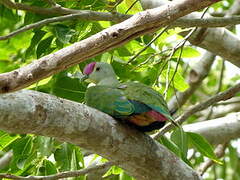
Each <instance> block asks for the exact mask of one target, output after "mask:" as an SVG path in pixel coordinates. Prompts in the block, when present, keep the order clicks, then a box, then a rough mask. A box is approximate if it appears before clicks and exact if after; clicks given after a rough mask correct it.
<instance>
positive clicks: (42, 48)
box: [36, 36, 53, 58]
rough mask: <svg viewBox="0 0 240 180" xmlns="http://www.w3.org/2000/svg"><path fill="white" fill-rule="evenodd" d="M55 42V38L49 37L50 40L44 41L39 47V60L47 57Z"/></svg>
mask: <svg viewBox="0 0 240 180" xmlns="http://www.w3.org/2000/svg"><path fill="white" fill-rule="evenodd" d="M52 40H53V36H49V37H48V38H46V39H44V40H42V41H41V42H40V43H39V44H38V46H37V52H36V53H37V58H40V57H41V56H43V55H45V54H46V53H47V52H48V51H49V50H50V46H51V43H52Z"/></svg>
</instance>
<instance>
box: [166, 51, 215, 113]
mask: <svg viewBox="0 0 240 180" xmlns="http://www.w3.org/2000/svg"><path fill="white" fill-rule="evenodd" d="M214 59H215V55H213V54H212V53H210V52H205V53H204V55H203V57H202V58H201V59H200V60H199V62H198V63H197V64H196V65H195V66H194V67H192V69H191V70H190V73H189V76H188V84H189V88H188V89H187V90H186V91H184V92H177V93H176V96H174V97H172V98H171V100H170V101H169V103H168V107H169V109H170V110H173V111H175V109H179V108H180V107H182V105H183V104H185V103H186V102H187V100H188V99H189V97H190V96H191V95H192V94H193V93H194V91H195V90H196V89H197V88H198V87H199V86H200V85H201V83H202V81H203V79H205V77H207V75H208V73H209V71H210V70H211V66H212V64H213V61H214Z"/></svg>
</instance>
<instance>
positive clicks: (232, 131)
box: [183, 113, 240, 145]
mask: <svg viewBox="0 0 240 180" xmlns="http://www.w3.org/2000/svg"><path fill="white" fill-rule="evenodd" d="M183 129H184V131H187V132H194V133H199V134H201V135H202V136H204V137H205V138H206V139H207V140H208V141H209V142H210V143H211V144H215V145H217V144H222V143H225V142H229V141H230V140H232V139H237V138H239V137H240V133H239V132H240V113H233V114H231V115H227V116H225V117H222V118H217V119H213V120H208V121H203V122H198V123H193V124H187V125H184V126H183Z"/></svg>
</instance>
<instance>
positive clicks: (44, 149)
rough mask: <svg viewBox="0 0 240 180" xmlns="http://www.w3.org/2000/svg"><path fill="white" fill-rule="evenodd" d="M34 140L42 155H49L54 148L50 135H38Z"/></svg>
mask: <svg viewBox="0 0 240 180" xmlns="http://www.w3.org/2000/svg"><path fill="white" fill-rule="evenodd" d="M34 142H35V146H36V148H37V149H38V150H39V152H40V153H41V155H42V156H47V157H49V156H50V155H51V154H52V152H53V150H54V149H55V147H54V139H53V138H51V137H44V136H38V137H36V139H35V140H34Z"/></svg>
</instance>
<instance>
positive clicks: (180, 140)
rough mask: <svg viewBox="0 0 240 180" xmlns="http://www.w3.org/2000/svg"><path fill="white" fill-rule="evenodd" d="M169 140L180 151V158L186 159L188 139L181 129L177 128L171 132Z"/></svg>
mask: <svg viewBox="0 0 240 180" xmlns="http://www.w3.org/2000/svg"><path fill="white" fill-rule="evenodd" d="M171 140H172V141H173V142H174V143H175V144H176V145H177V146H178V148H179V149H180V150H181V154H182V158H183V159H186V158H187V152H188V139H187V134H186V133H185V132H184V131H183V129H182V128H177V129H176V130H175V131H173V133H172V134H171Z"/></svg>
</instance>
